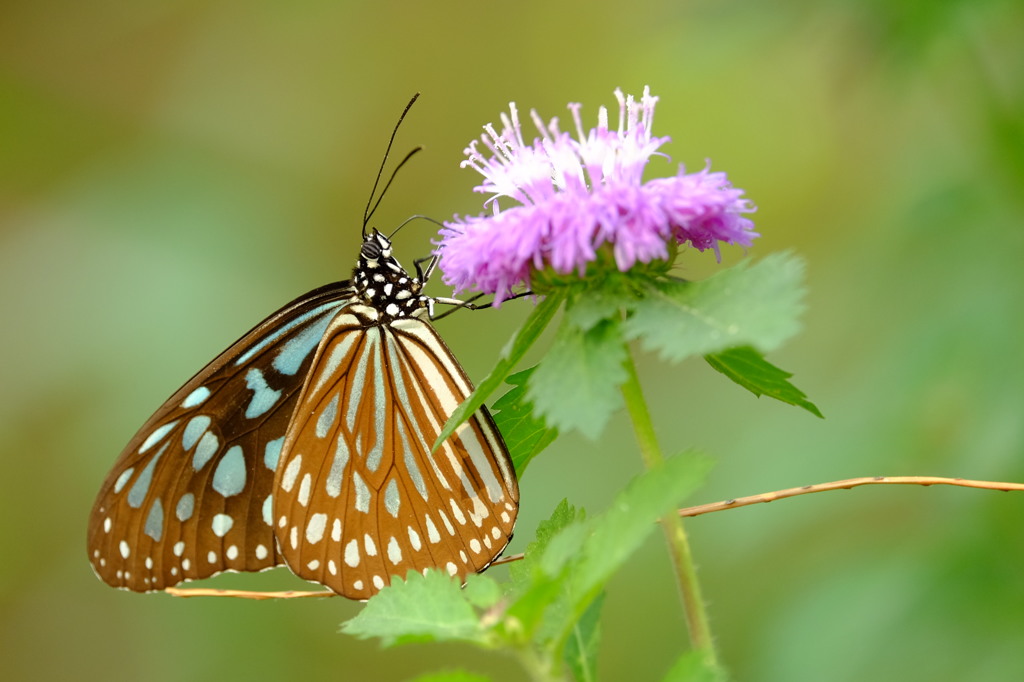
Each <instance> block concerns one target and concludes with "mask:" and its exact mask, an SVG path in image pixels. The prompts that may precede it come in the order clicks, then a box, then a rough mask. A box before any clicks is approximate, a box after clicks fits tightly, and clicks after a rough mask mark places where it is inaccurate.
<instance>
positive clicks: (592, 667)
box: [564, 592, 604, 682]
mask: <svg viewBox="0 0 1024 682" xmlns="http://www.w3.org/2000/svg"><path fill="white" fill-rule="evenodd" d="M602 606H604V593H603V592H602V593H601V594H599V595H598V596H597V598H596V599H595V600H594V601H593V602H591V604H590V606H589V607H587V610H586V611H585V612H584V613H583V617H582V618H580V619H579V620H578V621H576V624H575V625H574V626H573V628H572V632H570V633H569V641H567V642H566V643H565V654H564V659H565V662H566V664H567V665H568V666H569V670H571V671H572V674H573V677H575V678H576V680H577V682H594V681H595V680H596V679H597V652H598V649H600V647H601V607H602Z"/></svg>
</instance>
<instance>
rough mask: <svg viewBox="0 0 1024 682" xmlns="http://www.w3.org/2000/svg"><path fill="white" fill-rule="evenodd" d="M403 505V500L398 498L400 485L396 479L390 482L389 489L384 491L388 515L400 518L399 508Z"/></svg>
mask: <svg viewBox="0 0 1024 682" xmlns="http://www.w3.org/2000/svg"><path fill="white" fill-rule="evenodd" d="M400 504H401V499H400V498H399V496H398V483H397V481H395V479H393V478H392V479H391V480H390V481H389V482H388V487H387V488H385V489H384V508H385V509H387V510H388V513H389V514H391V515H392V516H394V517H395V518H396V519H397V518H398V507H399V505H400Z"/></svg>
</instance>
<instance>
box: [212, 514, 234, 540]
mask: <svg viewBox="0 0 1024 682" xmlns="http://www.w3.org/2000/svg"><path fill="white" fill-rule="evenodd" d="M210 525H211V527H212V528H213V534H214V535H216V536H217V537H219V538H222V537H224V536H225V535H227V533H228V531H229V530H231V527H232V526H233V525H235V520H234V519H232V518H231V517H230V516H228V515H227V514H217V515H216V516H214V517H213V522H212V523H211V524H210Z"/></svg>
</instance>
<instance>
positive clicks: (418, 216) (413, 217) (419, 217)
mask: <svg viewBox="0 0 1024 682" xmlns="http://www.w3.org/2000/svg"><path fill="white" fill-rule="evenodd" d="M417 151H418V150H417ZM407 160H408V159H407ZM385 189H387V188H385ZM414 220H426V221H427V222H430V223H434V224H435V225H437V226H438V227H444V223H442V222H441V221H440V220H437V219H436V218H431V217H430V216H428V215H422V214H419V213H417V214H416V215H411V216H409V217H408V218H406V219H405V220H403V221H402V222H401V223H400V224H399V225H398V227H396V228H395V229H394V230H393V231H392V232H391V234H389V235H388V239H394V238H395V235H396V234H398V231H399V230H401V229H402V228H403V227H405V226H406V225H408V224H409V223H411V222H412V221H414Z"/></svg>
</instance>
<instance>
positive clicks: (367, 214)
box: [363, 92, 423, 238]
mask: <svg viewBox="0 0 1024 682" xmlns="http://www.w3.org/2000/svg"><path fill="white" fill-rule="evenodd" d="M419 96H420V93H418V92H417V93H416V94H415V95H413V96H412V99H410V100H409V103H408V104H406V105H405V110H403V111H402V115H401V116H399V117H398V123H396V124H395V129H394V130H392V131H391V139H389V140H388V147H387V149H385V150H384V158H383V159H381V162H380V169H379V170H378V171H377V178H376V179H375V180H374V181H373V189H372V190H370V198H369V199H368V200H367V202H366V209H365V210H364V211H363V238H365V237H366V226H367V225H368V224H369V223H370V218H372V217H373V214H374V212H375V211H376V210H377V207H378V206H380V202H381V199H383V198H384V194H385V193H387V191H388V187H390V186H391V183H392V182H394V180H395V175H396V174H397V173H398V171H399V169H400V168H401V167H402V166H404V165H405V163H406V161H408V160H409V159H410V158H412V156H413V155H414V154H416V153H417V152H419V151H420V150H421V149H423V148H422V147H416V148H415V149H413V150H412V151H411V152H409V153H408V154H406V155H405V158H404V159H402V161H401V163H399V164H398V166H397V167H396V168H395V170H394V171H392V172H391V177H390V178H389V179H388V181H387V184H385V185H384V189H382V190H381V192H380V196H379V197H377V201H376V202H374V200H373V198H374V196H375V195H376V194H377V187H379V186H380V179H381V178H382V177H383V176H384V167H385V166H386V165H387V163H388V155H389V154H390V153H391V146H392V145H393V144H394V143H395V135H397V134H398V129H399V128H401V127H402V121H404V120H405V115H406V114H408V113H409V109H412V105H413V104H414V103H415V102H416V100H417V99H418V98H419ZM371 206H372V207H371Z"/></svg>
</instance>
